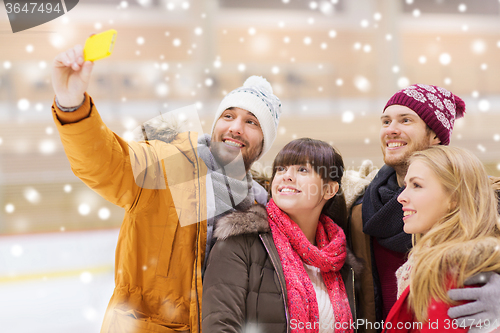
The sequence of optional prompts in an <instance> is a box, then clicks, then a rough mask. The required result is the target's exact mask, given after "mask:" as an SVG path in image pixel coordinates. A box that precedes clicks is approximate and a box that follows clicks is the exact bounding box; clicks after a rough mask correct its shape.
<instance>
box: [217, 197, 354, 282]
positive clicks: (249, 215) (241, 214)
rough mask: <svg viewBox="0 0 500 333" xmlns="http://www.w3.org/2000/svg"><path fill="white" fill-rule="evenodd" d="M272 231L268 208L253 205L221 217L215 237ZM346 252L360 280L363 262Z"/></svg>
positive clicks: (222, 237)
mask: <svg viewBox="0 0 500 333" xmlns="http://www.w3.org/2000/svg"><path fill="white" fill-rule="evenodd" d="M270 231H271V228H270V227H269V222H268V221H267V211H266V207H265V206H263V205H253V206H252V207H250V208H249V209H248V210H246V211H236V212H231V213H228V214H226V215H224V216H223V217H221V218H220V219H219V220H218V221H217V226H216V228H215V231H214V236H215V237H217V238H218V239H221V240H224V239H226V238H228V237H231V236H238V235H245V234H256V233H261V232H270ZM346 250H347V256H346V263H347V264H348V265H349V266H351V267H352V268H353V270H354V274H355V276H356V279H359V278H360V276H361V273H362V272H363V266H364V265H363V260H362V259H359V258H357V257H356V256H355V255H354V253H352V251H351V250H350V249H349V248H346Z"/></svg>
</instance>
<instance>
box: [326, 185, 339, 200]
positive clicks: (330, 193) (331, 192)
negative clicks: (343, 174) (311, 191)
mask: <svg viewBox="0 0 500 333" xmlns="http://www.w3.org/2000/svg"><path fill="white" fill-rule="evenodd" d="M339 187H340V185H339V183H338V182H334V181H329V182H328V184H326V191H325V194H324V196H323V198H324V199H325V200H330V199H331V198H333V197H334V196H335V194H337V192H338V191H339Z"/></svg>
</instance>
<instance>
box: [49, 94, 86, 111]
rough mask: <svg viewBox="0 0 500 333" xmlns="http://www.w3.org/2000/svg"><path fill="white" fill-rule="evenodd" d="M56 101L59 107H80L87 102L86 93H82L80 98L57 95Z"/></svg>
mask: <svg viewBox="0 0 500 333" xmlns="http://www.w3.org/2000/svg"><path fill="white" fill-rule="evenodd" d="M56 101H57V104H58V107H62V108H65V109H73V108H78V107H79V106H81V105H82V104H83V102H85V95H83V94H82V95H81V97H78V98H69V99H65V98H60V97H59V96H56Z"/></svg>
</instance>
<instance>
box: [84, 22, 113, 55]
mask: <svg viewBox="0 0 500 333" xmlns="http://www.w3.org/2000/svg"><path fill="white" fill-rule="evenodd" d="M116 35H117V32H116V30H115V29H110V30H107V31H104V32H101V33H98V34H95V35H91V36H90V37H89V38H87V40H86V41H85V46H84V48H83V60H85V61H87V60H89V61H95V60H99V59H103V58H106V57H108V56H110V55H111V52H113V48H114V46H115V41H116Z"/></svg>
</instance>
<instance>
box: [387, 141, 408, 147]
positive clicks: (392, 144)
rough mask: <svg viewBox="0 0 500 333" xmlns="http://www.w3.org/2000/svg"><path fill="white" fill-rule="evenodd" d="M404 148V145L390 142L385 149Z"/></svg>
mask: <svg viewBox="0 0 500 333" xmlns="http://www.w3.org/2000/svg"><path fill="white" fill-rule="evenodd" d="M401 146H404V143H401V142H390V143H388V144H387V147H389V148H396V147H401Z"/></svg>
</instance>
